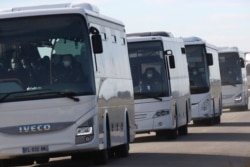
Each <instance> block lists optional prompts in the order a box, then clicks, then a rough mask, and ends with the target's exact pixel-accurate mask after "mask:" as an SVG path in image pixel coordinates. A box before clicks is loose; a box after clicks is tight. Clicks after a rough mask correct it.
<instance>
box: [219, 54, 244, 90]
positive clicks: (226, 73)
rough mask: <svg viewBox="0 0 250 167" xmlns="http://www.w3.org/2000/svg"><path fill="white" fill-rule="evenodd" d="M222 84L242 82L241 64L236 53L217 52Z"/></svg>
mask: <svg viewBox="0 0 250 167" xmlns="http://www.w3.org/2000/svg"><path fill="white" fill-rule="evenodd" d="M219 62H220V73H221V81H222V85H236V84H242V72H241V64H240V58H239V54H238V53H236V52H235V53H234V52H231V53H230V52H228V53H219Z"/></svg>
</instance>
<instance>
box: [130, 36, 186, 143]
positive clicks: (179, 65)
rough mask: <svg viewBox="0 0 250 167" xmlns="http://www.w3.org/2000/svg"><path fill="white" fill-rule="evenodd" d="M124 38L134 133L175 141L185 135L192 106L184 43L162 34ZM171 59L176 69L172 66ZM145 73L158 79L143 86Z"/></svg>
mask: <svg viewBox="0 0 250 167" xmlns="http://www.w3.org/2000/svg"><path fill="white" fill-rule="evenodd" d="M127 36H128V38H127V40H128V50H129V57H130V66H131V71H132V78H133V84H134V98H135V122H136V125H137V127H136V133H148V132H156V135H157V136H158V135H160V136H162V135H164V136H166V137H167V138H170V139H175V138H176V137H177V134H178V133H179V134H180V135H186V134H187V133H188V129H187V128H188V123H189V122H190V120H191V110H190V107H191V106H190V90H189V79H188V69H187V61H186V54H185V47H184V43H183V41H182V40H181V39H178V38H174V37H172V35H171V34H168V33H165V32H149V33H147V32H146V33H134V34H128V35H127ZM173 57H174V61H175V67H173V66H172V65H173V64H172V63H173V59H172V58H173ZM170 62H171V63H170ZM170 64H171V65H170ZM170 66H172V67H170ZM148 69H151V70H152V69H154V71H155V73H157V74H158V76H159V77H158V78H157V77H155V78H153V83H146V82H144V80H146V79H145V75H144V73H145V72H146V71H147V70H148ZM155 76H156V75H155ZM158 81H159V82H158Z"/></svg>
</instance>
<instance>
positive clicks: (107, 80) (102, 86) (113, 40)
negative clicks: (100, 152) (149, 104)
mask: <svg viewBox="0 0 250 167" xmlns="http://www.w3.org/2000/svg"><path fill="white" fill-rule="evenodd" d="M100 23H103V21H100ZM92 25H93V26H95V27H98V29H99V31H100V34H101V36H102V43H103V49H105V51H104V52H103V54H98V55H94V57H93V60H94V66H95V75H96V88H97V103H98V122H99V136H101V138H100V139H99V140H100V142H99V143H100V145H99V147H100V149H102V148H106V147H107V146H105V141H106V140H107V135H110V144H111V146H117V145H120V144H124V143H126V142H127V140H129V141H128V142H132V141H133V140H134V136H135V133H134V128H135V121H134V105H133V103H134V102H133V85H132V79H131V72H130V65H129V59H128V51H127V43H126V39H125V37H126V35H125V31H124V29H123V28H124V27H119V26H117V25H115V24H112V23H110V25H108V24H100V25H97V24H91V25H90V26H92ZM126 130H127V131H128V133H127V132H126ZM107 131H109V133H107Z"/></svg>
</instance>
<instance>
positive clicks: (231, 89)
mask: <svg viewBox="0 0 250 167" xmlns="http://www.w3.org/2000/svg"><path fill="white" fill-rule="evenodd" d="M219 59H220V73H221V78H222V79H221V80H222V95H223V101H222V104H223V108H229V109H232V110H234V109H236V110H243V111H245V110H247V109H248V96H249V95H248V86H247V78H246V68H245V62H244V59H245V54H244V53H243V52H241V51H239V50H238V48H237V47H221V48H220V50H219Z"/></svg>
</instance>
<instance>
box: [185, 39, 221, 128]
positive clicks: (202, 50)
mask: <svg viewBox="0 0 250 167" xmlns="http://www.w3.org/2000/svg"><path fill="white" fill-rule="evenodd" d="M183 40H184V42H185V47H186V55H187V60H188V65H189V78H190V90H191V104H192V120H193V123H194V124H213V123H220V117H221V114H222V104H221V103H222V95H221V77H220V72H219V71H220V68H219V58H218V50H217V47H215V46H213V45H211V44H209V43H207V42H206V41H204V40H202V39H201V38H198V37H188V38H183Z"/></svg>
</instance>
